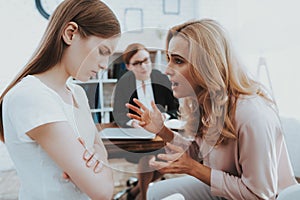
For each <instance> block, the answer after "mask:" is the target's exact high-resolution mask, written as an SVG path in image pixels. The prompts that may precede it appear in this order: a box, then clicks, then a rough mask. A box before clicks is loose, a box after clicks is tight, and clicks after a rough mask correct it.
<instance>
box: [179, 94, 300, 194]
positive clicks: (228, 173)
mask: <svg viewBox="0 0 300 200" xmlns="http://www.w3.org/2000/svg"><path fill="white" fill-rule="evenodd" d="M236 130H237V139H236V140H229V142H227V143H226V144H221V145H218V146H215V147H213V148H209V147H208V146H206V145H205V144H204V142H203V141H202V140H198V141H197V143H198V145H199V147H200V149H201V155H202V157H203V164H204V165H206V166H209V167H210V168H211V169H212V173H211V192H212V194H213V195H214V196H220V197H224V198H226V199H239V200H240V199H247V200H248V199H251V200H252V199H276V196H277V195H278V194H279V193H280V191H282V190H283V189H284V188H286V187H288V186H290V185H293V184H296V183H297V182H296V180H295V178H294V173H293V170H292V166H291V163H290V160H289V155H288V152H287V148H286V144H285V140H284V136H283V132H282V127H281V123H280V119H279V117H278V115H277V113H276V111H275V110H274V109H273V108H272V107H271V106H270V105H269V104H268V102H266V101H265V100H264V99H262V98H261V97H258V96H249V97H242V98H240V100H239V101H238V102H237V109H236ZM173 143H175V144H178V145H181V146H182V145H183V143H184V141H183V138H182V137H181V136H180V135H179V134H175V137H174V140H173ZM185 144H187V143H186V142H185Z"/></svg>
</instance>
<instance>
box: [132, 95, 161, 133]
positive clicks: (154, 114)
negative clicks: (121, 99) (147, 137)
mask: <svg viewBox="0 0 300 200" xmlns="http://www.w3.org/2000/svg"><path fill="white" fill-rule="evenodd" d="M133 101H134V102H135V103H136V104H137V105H138V107H137V106H134V105H132V104H129V103H127V104H126V107H127V108H129V109H130V110H133V111H134V112H136V113H137V115H136V114H131V113H127V116H128V117H130V118H131V119H136V120H138V121H139V125H140V126H141V127H143V128H145V129H146V130H148V131H150V132H152V133H156V134H157V133H158V132H159V131H160V130H161V129H162V128H163V126H164V118H163V115H162V113H161V112H160V110H159V109H158V108H157V106H156V105H155V103H154V102H153V101H152V102H151V106H152V111H151V110H149V109H148V108H146V107H145V106H144V105H143V104H142V103H141V102H140V101H139V100H138V99H133Z"/></svg>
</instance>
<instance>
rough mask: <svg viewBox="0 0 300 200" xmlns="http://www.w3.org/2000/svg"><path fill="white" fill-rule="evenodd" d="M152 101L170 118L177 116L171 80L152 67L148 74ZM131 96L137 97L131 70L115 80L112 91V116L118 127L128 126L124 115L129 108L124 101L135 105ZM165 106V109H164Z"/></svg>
mask: <svg viewBox="0 0 300 200" xmlns="http://www.w3.org/2000/svg"><path fill="white" fill-rule="evenodd" d="M150 78H151V83H152V89H153V95H154V101H155V104H156V105H157V107H158V108H159V109H160V111H162V112H167V113H168V114H169V115H170V116H171V118H177V112H178V107H179V103H178V99H176V98H175V97H174V96H173V92H172V89H171V82H170V81H169V79H168V77H167V76H166V75H165V74H162V73H161V72H160V71H158V70H156V69H153V70H152V73H151V75H150ZM133 98H138V97H137V90H136V79H135V75H134V73H133V72H131V71H128V72H126V73H125V74H124V75H123V76H122V77H121V78H120V79H119V81H118V82H117V85H116V88H115V91H114V101H113V118H114V121H115V122H116V123H117V124H118V125H119V126H120V127H128V126H127V125H126V123H127V122H128V121H129V120H130V118H129V117H127V116H126V114H127V113H128V112H130V113H135V112H133V111H131V110H130V111H129V109H128V108H127V107H126V106H125V104H126V103H128V102H129V103H130V104H133V105H136V104H135V103H134V102H133ZM165 108H167V110H165Z"/></svg>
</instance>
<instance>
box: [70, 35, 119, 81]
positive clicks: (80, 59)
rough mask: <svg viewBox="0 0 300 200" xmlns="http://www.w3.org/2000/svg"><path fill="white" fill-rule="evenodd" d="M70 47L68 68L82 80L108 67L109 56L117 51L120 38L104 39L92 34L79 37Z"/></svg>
mask: <svg viewBox="0 0 300 200" xmlns="http://www.w3.org/2000/svg"><path fill="white" fill-rule="evenodd" d="M74 40H75V41H74V42H73V43H72V44H71V45H70V47H68V48H69V49H68V52H67V56H66V59H67V64H68V66H66V69H67V70H68V71H69V74H70V75H71V76H72V77H74V78H76V79H77V80H80V81H87V80H89V79H90V78H91V77H95V76H96V74H97V72H99V71H100V70H105V69H107V67H108V61H109V56H111V55H112V53H113V52H114V51H115V48H116V45H117V43H118V40H119V38H117V37H113V38H109V39H104V38H101V37H96V36H90V37H88V38H81V37H79V36H78V37H77V38H75V39H74Z"/></svg>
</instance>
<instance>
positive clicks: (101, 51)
mask: <svg viewBox="0 0 300 200" xmlns="http://www.w3.org/2000/svg"><path fill="white" fill-rule="evenodd" d="M99 54H100V55H102V56H107V55H109V54H110V53H109V51H108V50H106V49H104V48H99Z"/></svg>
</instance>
